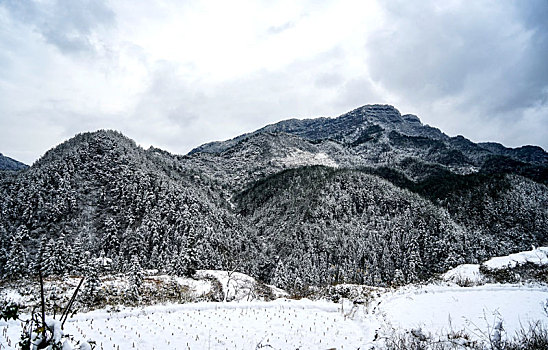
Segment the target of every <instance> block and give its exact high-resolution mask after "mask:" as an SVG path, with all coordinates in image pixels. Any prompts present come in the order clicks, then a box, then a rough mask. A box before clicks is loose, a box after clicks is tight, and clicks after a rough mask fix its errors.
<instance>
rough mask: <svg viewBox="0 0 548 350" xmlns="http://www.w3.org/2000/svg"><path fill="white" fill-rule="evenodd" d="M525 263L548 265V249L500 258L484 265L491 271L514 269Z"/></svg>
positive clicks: (541, 248)
mask: <svg viewBox="0 0 548 350" xmlns="http://www.w3.org/2000/svg"><path fill="white" fill-rule="evenodd" d="M525 263H533V264H535V265H539V266H544V265H548V247H539V248H533V250H530V251H525V252H520V253H516V254H510V255H508V256H498V257H495V258H492V259H489V260H488V261H486V262H484V263H483V264H482V265H484V266H485V267H487V268H489V269H491V270H501V269H506V268H513V267H516V266H519V265H523V264H525Z"/></svg>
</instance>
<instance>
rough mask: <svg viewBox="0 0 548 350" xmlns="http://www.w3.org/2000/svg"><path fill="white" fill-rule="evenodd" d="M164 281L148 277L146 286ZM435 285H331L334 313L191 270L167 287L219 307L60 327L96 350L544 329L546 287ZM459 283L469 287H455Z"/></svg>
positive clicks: (329, 306) (7, 343)
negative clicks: (210, 296)
mask: <svg viewBox="0 0 548 350" xmlns="http://www.w3.org/2000/svg"><path fill="white" fill-rule="evenodd" d="M547 253H548V249H547V248H537V249H533V250H532V251H528V252H522V253H517V254H512V255H509V256H507V257H496V258H493V259H491V260H489V261H487V262H484V263H483V265H484V266H485V267H487V268H488V269H491V270H493V269H504V268H508V267H515V266H517V265H521V264H526V263H532V264H534V265H537V266H541V265H545V264H546V263H547V262H548V256H547ZM172 278H173V277H169V276H153V277H151V280H152V281H155V282H159V281H163V280H166V281H167V280H170V279H172ZM441 278H442V280H444V282H442V281H440V282H438V283H433V284H429V285H408V286H405V287H401V288H398V289H383V288H370V287H368V288H364V286H353V285H339V286H337V287H341V288H343V289H344V290H345V292H347V293H346V294H345V295H353V296H354V298H355V299H356V302H353V301H352V300H348V299H343V300H340V301H339V302H338V303H334V302H332V301H327V300H316V301H312V300H308V299H302V300H291V299H286V297H287V293H285V292H284V291H283V290H280V289H278V288H276V287H273V286H264V285H263V288H268V289H269V290H270V295H271V296H272V297H275V298H278V299H276V300H274V301H265V300H267V299H264V298H263V297H262V296H261V295H260V294H258V293H257V282H256V281H255V280H254V279H253V278H251V277H250V276H247V275H244V274H241V273H238V272H226V271H215V270H201V271H198V272H197V274H196V276H195V279H189V278H176V280H177V283H178V285H183V286H188V290H189V291H191V293H194V294H195V295H196V296H197V297H199V296H202V295H205V294H207V293H210V292H211V288H212V283H211V281H212V279H213V280H215V279H216V280H217V281H218V284H220V285H221V286H222V290H223V292H222V293H223V300H224V302H195V303H188V304H164V305H154V306H147V307H134V308H123V307H121V308H113V307H109V308H107V309H100V310H95V311H91V312H85V313H78V314H76V315H73V316H72V317H71V318H69V319H68V321H67V323H66V324H65V333H66V334H70V335H72V336H73V337H74V339H75V340H88V339H91V340H94V341H95V342H96V347H95V348H96V349H259V348H269V349H295V348H298V349H331V348H336V349H358V348H360V349H371V348H377V346H381V345H382V342H383V340H384V339H385V338H387V337H390V336H392V335H393V334H394V332H396V333H398V332H406V331H411V333H412V334H415V335H416V334H419V335H421V336H423V335H424V336H427V337H428V336H430V335H432V337H434V338H436V339H442V338H443V336H444V335H446V334H449V333H453V334H457V333H459V332H460V331H464V332H465V333H466V334H468V335H469V336H470V337H471V338H472V340H478V341H481V342H488V341H489V339H490V336H491V335H492V334H493V332H494V330H495V328H496V326H497V325H498V324H502V328H503V332H502V336H503V337H507V339H510V338H512V337H513V336H514V335H515V334H516V332H518V331H520V330H521V329H527V327H528V326H529V325H530V324H534V323H539V324H542V325H544V327H548V286H547V285H546V284H538V283H537V284H492V283H486V281H487V279H486V277H485V276H484V275H483V274H482V272H481V270H480V266H479V265H461V266H458V267H456V268H454V269H452V270H450V271H448V272H447V273H445V274H444V275H442V276H441ZM463 280H466V281H468V282H472V283H470V284H468V285H470V286H469V287H460V286H458V284H457V283H460V284H461V285H462V283H461V282H462V281H463ZM72 282H74V281H72ZM52 283H53V282H52ZM108 283H111V284H112V283H114V284H117V283H118V284H119V283H120V281H119V280H118V279H112V280H109V281H108ZM69 284H70V283H69ZM0 296H1V297H2V299H13V300H16V301H18V302H24V301H25V300H26V299H25V298H27V297H28V296H25V297H23V296H22V295H20V294H19V292H18V291H17V290H13V289H4V290H2V291H0ZM335 299H336V298H335ZM227 300H231V301H230V302H227ZM341 301H342V302H341ZM112 310H115V311H112ZM22 317H23V318H24V317H28V315H27V316H22ZM20 330H21V325H20V322H19V321H8V322H5V321H0V350H3V349H16V348H17V342H18V340H19V336H20ZM445 339H446V340H447V338H446V337H445ZM463 348H465V347H463Z"/></svg>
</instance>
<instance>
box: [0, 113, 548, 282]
mask: <svg viewBox="0 0 548 350" xmlns="http://www.w3.org/2000/svg"><path fill="white" fill-rule="evenodd" d="M547 183H548V154H547V153H546V152H544V150H542V149H541V148H539V147H535V146H525V147H521V148H518V149H510V148H506V147H504V146H502V145H499V144H493V143H480V144H476V143H473V142H471V141H470V140H468V139H466V138H464V137H462V136H457V137H449V136H447V135H445V134H444V133H442V132H441V131H440V130H438V129H436V128H433V127H431V126H428V125H424V124H422V123H421V122H420V120H419V118H418V117H416V116H414V115H401V114H400V113H399V111H397V110H396V109H395V108H394V107H391V106H382V105H372V106H364V107H361V108H358V109H356V110H354V111H351V112H349V113H346V114H343V115H342V116H340V117H337V118H318V119H307V120H295V119H292V120H287V121H282V122H279V123H276V124H272V125H268V126H266V127H264V128H262V129H259V130H257V131H254V132H251V133H249V134H245V135H241V136H238V137H236V138H234V139H232V140H228V141H223V142H213V143H209V144H205V145H202V146H200V147H198V148H196V149H194V150H193V151H192V152H190V153H189V154H187V155H173V154H171V153H169V152H166V151H163V150H160V149H157V148H153V147H151V148H149V149H147V150H145V149H142V148H141V147H139V146H137V145H136V144H135V142H133V141H132V140H130V139H128V138H127V137H125V136H123V135H122V134H120V133H118V132H115V131H104V130H101V131H97V132H92V133H84V134H79V135H76V136H75V137H74V138H72V139H70V140H68V141H66V142H64V143H63V144H61V145H59V146H57V147H55V148H54V149H52V150H50V151H48V152H46V154H45V155H44V156H43V157H42V158H41V159H40V160H38V161H37V162H36V163H35V164H34V165H33V166H32V167H30V168H29V169H28V170H27V171H24V172H19V173H15V174H13V175H12V176H7V177H5V178H0V212H1V213H2V215H1V216H0V238H1V240H0V242H1V244H0V274H1V275H2V276H3V278H20V277H22V276H25V275H28V274H33V273H35V271H36V269H37V268H38V266H42V267H43V268H44V267H45V270H46V273H48V274H53V275H56V274H57V275H59V274H64V273H85V271H89V266H88V265H89V264H90V261H95V259H92V258H93V257H99V256H103V257H106V258H109V259H110V260H109V261H111V262H112V263H111V266H110V268H111V269H112V270H114V271H119V272H125V273H133V272H135V271H138V270H139V269H143V268H150V269H159V270H161V271H162V272H165V273H171V274H185V275H191V274H192V273H193V271H194V270H195V269H224V270H238V271H241V272H245V273H247V274H249V275H251V276H253V277H256V278H259V279H260V280H262V281H264V282H267V283H273V284H276V285H278V286H281V287H284V288H288V289H289V290H292V291H301V292H302V291H305V290H306V288H307V286H310V285H325V284H331V283H342V282H353V283H365V284H372V285H389V284H402V283H407V282H412V281H420V280H426V279H428V278H430V277H431V276H433V275H434V274H437V273H440V272H443V271H446V270H447V269H449V268H451V267H454V266H456V265H458V264H462V263H478V262H481V261H483V260H486V259H488V258H490V257H492V256H496V255H502V254H508V253H512V252H515V251H520V250H525V249H528V248H530V246H531V245H537V246H542V245H547V244H548V188H547ZM132 271H133V272H132Z"/></svg>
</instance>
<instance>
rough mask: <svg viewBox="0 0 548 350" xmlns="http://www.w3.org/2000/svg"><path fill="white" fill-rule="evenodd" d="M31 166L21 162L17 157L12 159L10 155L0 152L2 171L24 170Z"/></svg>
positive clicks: (0, 167)
mask: <svg viewBox="0 0 548 350" xmlns="http://www.w3.org/2000/svg"><path fill="white" fill-rule="evenodd" d="M28 167H29V166H28V165H26V164H24V163H21V162H19V161H17V160H15V159H12V158H10V157H6V156H5V155H3V154H2V153H0V171H2V170H15V171H17V170H23V169H26V168H28Z"/></svg>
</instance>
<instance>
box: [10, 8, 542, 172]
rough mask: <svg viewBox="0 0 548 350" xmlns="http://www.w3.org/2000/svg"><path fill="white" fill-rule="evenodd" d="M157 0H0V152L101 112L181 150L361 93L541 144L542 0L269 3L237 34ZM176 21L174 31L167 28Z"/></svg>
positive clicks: (465, 127) (41, 146)
mask: <svg viewBox="0 0 548 350" xmlns="http://www.w3.org/2000/svg"><path fill="white" fill-rule="evenodd" d="M164 5H166V6H165V7H157V5H156V4H152V5H151V4H147V5H144V6H143V7H139V6H138V5H135V4H134V3H131V2H120V3H119V2H112V3H108V2H106V1H103V0H100V1H99V0H98V1H91V0H83V1H78V0H66V1H63V0H52V1H49V2H47V1H46V2H43V1H40V2H38V1H36V2H35V1H28V0H24V1H15V0H4V1H2V0H0V14H1V16H0V126H1V128H2V130H3V131H4V133H3V134H4V135H5V137H3V138H1V139H0V152H2V153H4V154H9V155H11V156H13V157H15V158H17V159H20V160H23V161H25V162H27V163H32V161H33V160H35V159H36V158H37V157H38V156H39V155H40V154H43V153H44V152H45V151H46V150H47V149H48V148H50V147H52V146H54V145H55V144H58V143H59V142H61V141H62V140H64V139H66V138H69V137H71V136H72V135H74V134H75V133H78V132H83V131H90V130H96V129H101V128H112V129H117V130H119V131H121V132H123V133H125V134H126V135H128V136H129V137H131V138H134V139H135V140H136V141H137V142H138V143H140V144H141V145H143V146H145V147H146V146H148V145H149V144H152V145H154V146H157V147H161V148H164V149H167V150H169V151H171V152H175V153H186V152H188V151H189V150H190V149H192V148H194V147H196V146H198V145H200V144H202V143H204V142H209V141H213V140H222V139H227V138H231V137H234V136H237V135H239V134H241V133H244V132H249V131H252V130H255V129H257V128H260V127H262V126H264V125H265V124H268V123H273V122H276V121H279V120H282V119H286V118H293V117H296V118H307V117H318V116H337V115H339V114H342V113H344V112H347V111H349V110H352V109H354V108H356V107H358V106H360V105H364V104H368V103H389V104H393V105H395V106H396V107H397V108H398V109H400V111H401V112H402V113H414V114H417V115H418V116H419V117H420V118H421V119H422V120H423V121H425V122H427V123H429V124H431V125H434V126H437V127H439V128H441V129H442V130H443V131H445V132H447V133H448V134H450V135H456V134H463V135H465V136H466V137H469V138H471V139H472V140H474V141H497V142H501V143H503V144H505V145H507V146H513V147H515V146H520V145H523V144H538V145H541V146H542V147H544V148H547V147H548V135H547V132H548V125H547V116H548V102H547V99H548V83H547V82H548V65H546V63H545V58H546V57H548V21H546V20H545V18H547V17H548V3H546V2H545V1H544V0H539V1H535V0H533V1H527V2H510V1H499V2H491V1H489V2H487V1H477V2H459V1H452V2H447V3H446V4H445V3H444V4H441V3H439V2H433V1H432V2H429V1H422V2H413V3H409V2H406V1H400V2H397V1H396V2H382V5H383V7H382V9H383V10H382V11H383V14H384V23H381V24H379V26H376V24H374V23H372V22H375V21H374V20H373V19H376V18H377V17H378V18H381V16H370V17H369V18H368V19H367V20H364V19H363V18H364V17H363V16H361V15H359V16H358V15H355V16H351V15H350V16H349V13H348V12H347V11H346V8H344V6H343V5H341V4H340V2H336V1H325V2H317V1H311V2H310V3H308V4H306V3H298V4H297V5H296V6H295V7H290V8H292V9H293V12H294V13H288V14H287V16H286V15H285V12H284V11H278V13H277V17H276V20H275V21H272V23H266V22H264V21H262V22H261V25H259V28H258V29H256V30H257V32H256V33H250V32H249V31H248V28H257V27H256V25H257V23H255V22H254V21H249V23H247V24H245V23H244V25H242V27H239V28H238V30H236V31H234V33H235V36H238V35H241V33H245V34H244V35H242V36H243V37H244V38H243V40H241V41H239V40H238V39H239V38H232V37H230V36H221V37H220V39H219V40H218V41H216V39H215V38H216V37H215V35H218V34H217V33H220V32H221V31H222V29H223V28H220V27H219V28H217V27H216V26H215V23H212V24H211V26H206V27H201V26H200V25H197V27H196V28H199V29H200V30H202V31H203V30H205V31H207V30H208V29H211V30H210V31H209V32H207V33H205V34H204V36H203V37H200V31H198V30H196V31H193V29H194V26H195V25H196V24H192V23H193V20H197V19H200V20H201V19H204V20H205V19H209V18H212V19H215V18H217V17H215V16H213V17H208V16H205V15H204V13H201V12H199V11H198V12H196V11H197V10H196V9H195V7H197V8H199V7H200V5H203V4H202V3H200V2H199V1H198V2H193V3H192V4H191V6H186V5H184V6H179V5H180V4H178V3H175V2H174V3H170V2H169V1H167V2H166V3H165V4H164ZM109 6H111V7H112V9H111V8H110V7H109ZM135 6H137V8H135ZM368 9H369V8H367V7H364V8H363V9H362V11H367V10H368ZM130 10H131V11H130ZM282 10H285V8H282ZM332 10H335V11H332ZM261 11H262V12H261ZM268 11H269V7H268V6H266V5H265V8H263V9H261V10H259V11H258V13H257V14H259V15H262V16H263V17H264V18H267V17H268V16H266V15H268V14H269V12H268ZM372 11H373V10H372ZM129 12H130V13H129ZM371 13H375V12H371ZM353 14H356V13H353ZM222 15H223V16H224V15H225V14H224V13H223V14H222ZM233 15H235V16H240V17H239V19H240V20H241V21H242V22H246V18H247V16H248V14H243V15H242V13H241V12H237V13H235V14H233ZM194 16H196V17H194ZM203 16H205V17H203ZM249 16H251V17H250V18H254V17H253V16H254V13H250V14H249ZM265 16H266V17H265ZM259 17H260V16H259ZM183 18H184V19H185V20H186V21H181V19H183ZM331 19H332V21H331ZM343 21H345V22H343ZM263 22H264V23H263ZM143 23H147V25H146V27H145V28H143V27H139V26H138V24H143ZM189 23H190V24H189ZM197 23H204V22H203V21H201V22H200V21H198V22H197ZM187 24H189V25H188V26H187ZM280 24H281V25H280ZM373 28H374V29H375V31H374V32H373V33H371V31H372V30H373ZM289 31H291V33H289ZM152 33H153V34H152ZM174 33H175V34H174ZM178 33H181V35H183V37H180V36H178ZM318 33H321V35H318ZM188 34H191V37H190V39H192V40H187V41H185V43H186V44H185V45H190V46H189V47H187V46H184V45H182V44H180V43H179V41H178V40H179V39H181V40H183V39H185V38H186V39H189V37H188V36H187V37H184V35H188ZM247 34H249V37H247ZM277 34H279V35H277ZM149 35H150V36H149ZM202 39H204V41H203V42H202ZM293 39H294V40H293ZM231 40H234V42H231ZM292 40H293V41H292ZM233 44H234V45H233ZM308 44H310V45H308ZM192 45H194V46H192ZM202 45H207V47H208V48H212V50H204V51H203V52H202V51H201V48H203V46H202ZM217 48H218V50H216V49H217ZM233 48H234V50H232V49H233ZM236 48H237V49H236ZM223 50H224V51H223ZM231 50H232V51H231ZM239 50H242V52H241V53H240V51H239ZM262 50H264V51H262ZM264 52H267V53H268V55H264ZM59 53H61V55H60V54H59ZM193 53H198V54H197V55H193ZM225 54H226V55H227V57H226V58H224V57H223V55H225ZM238 55H240V56H238ZM276 57H278V58H279V60H277V59H276ZM211 58H212V59H211ZM261 60H265V61H267V62H261ZM248 65H250V66H252V67H251V68H249V67H248ZM233 68H234V69H235V71H239V72H241V73H238V74H236V73H234V74H232V72H231V69H233ZM223 69H225V72H223V71H222V70H223ZM219 73H220V74H219ZM224 73H229V74H224ZM216 74H219V75H218V76H217V75H216Z"/></svg>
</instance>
